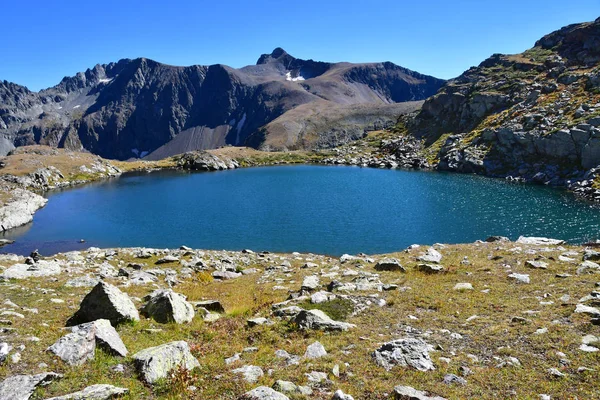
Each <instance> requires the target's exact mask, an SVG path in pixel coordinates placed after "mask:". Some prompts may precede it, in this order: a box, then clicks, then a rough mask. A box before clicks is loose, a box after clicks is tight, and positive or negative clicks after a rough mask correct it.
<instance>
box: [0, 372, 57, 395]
mask: <svg viewBox="0 0 600 400" xmlns="http://www.w3.org/2000/svg"><path fill="white" fill-rule="evenodd" d="M60 378H62V375H60V374H55V373H54V372H44V373H42V374H37V375H14V376H9V377H8V378H6V379H5V380H4V381H2V382H0V399H2V400H29V398H30V397H31V395H32V394H33V392H34V390H35V388H36V387H38V386H40V385H44V384H48V383H50V382H52V381H53V380H56V379H60Z"/></svg>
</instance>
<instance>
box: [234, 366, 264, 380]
mask: <svg viewBox="0 0 600 400" xmlns="http://www.w3.org/2000/svg"><path fill="white" fill-rule="evenodd" d="M231 372H232V373H234V374H237V375H242V376H243V377H244V380H245V381H246V382H248V383H256V382H258V379H259V378H260V377H261V376H263V375H264V374H265V373H264V372H263V370H262V368H260V367H257V366H255V365H245V366H243V367H241V368H236V369H234V370H233V371H231Z"/></svg>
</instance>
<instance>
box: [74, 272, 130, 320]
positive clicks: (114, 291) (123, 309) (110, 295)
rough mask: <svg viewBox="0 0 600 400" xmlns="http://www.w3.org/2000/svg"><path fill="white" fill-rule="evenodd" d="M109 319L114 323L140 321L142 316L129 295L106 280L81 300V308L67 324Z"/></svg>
mask: <svg viewBox="0 0 600 400" xmlns="http://www.w3.org/2000/svg"><path fill="white" fill-rule="evenodd" d="M97 319H107V320H109V321H110V322H111V323H112V324H113V325H118V324H119V323H121V322H125V321H139V320H140V316H139V313H138V311H137V309H136V308H135V305H134V304H133V302H132V301H131V299H130V298H129V296H128V295H127V294H125V293H123V292H121V291H120V290H119V288H117V287H116V286H113V285H111V284H109V283H106V282H100V283H98V284H97V285H96V286H95V287H94V288H93V289H92V291H91V292H89V293H88V294H87V295H86V296H85V297H84V299H83V301H82V302H81V305H80V307H79V310H78V311H77V312H76V313H75V314H74V315H73V316H72V317H71V318H70V319H69V320H68V321H67V326H72V325H76V324H80V323H84V322H90V321H95V320H97Z"/></svg>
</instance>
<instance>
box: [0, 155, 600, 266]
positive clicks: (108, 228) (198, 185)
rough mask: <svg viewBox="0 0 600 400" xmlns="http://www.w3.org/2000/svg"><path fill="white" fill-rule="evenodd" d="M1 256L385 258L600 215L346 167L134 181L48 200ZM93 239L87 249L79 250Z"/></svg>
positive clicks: (597, 224)
mask: <svg viewBox="0 0 600 400" xmlns="http://www.w3.org/2000/svg"><path fill="white" fill-rule="evenodd" d="M46 196H47V197H48V198H49V202H48V204H47V205H46V207H45V208H43V209H42V210H40V211H39V212H38V213H37V214H36V215H35V217H34V220H33V223H31V224H29V225H27V226H25V227H22V228H19V229H18V230H13V231H9V232H7V233H6V234H4V235H3V237H5V238H7V239H13V240H16V243H14V244H12V245H8V246H5V247H4V248H2V249H0V251H1V252H14V253H19V254H28V253H29V252H31V251H32V250H35V249H38V250H39V251H40V252H41V253H42V254H52V253H56V252H64V251H69V250H77V249H83V248H87V247H90V246H95V247H133V246H148V247H160V248H164V247H178V246H180V245H183V244H185V245H188V246H192V247H195V248H205V249H227V250H241V249H242V248H251V249H254V250H270V251H279V252H292V251H300V252H314V253H321V254H330V255H340V254H342V253H358V252H365V253H383V252H392V251H399V250H401V249H403V248H405V247H406V246H408V245H410V244H413V243H419V244H432V243H435V242H441V243H461V242H462V243H464V242H473V241H475V240H477V239H485V238H486V237H487V236H491V235H502V236H508V237H510V238H511V239H516V238H517V237H518V236H519V235H526V236H547V237H555V238H559V239H564V240H567V241H570V242H572V243H581V242H584V241H587V240H591V239H595V238H596V237H597V236H598V232H599V230H600V209H599V208H598V207H595V206H591V205H590V204H588V203H584V202H580V201H577V200H576V199H575V198H574V196H573V195H572V194H570V193H567V192H565V191H563V190H559V189H554V188H549V187H542V186H533V185H524V184H518V183H510V182H506V181H504V180H497V179H490V178H484V177H479V176H474V175H460V174H451V173H438V172H422V171H421V172H417V171H400V170H379V169H370V168H359V167H348V166H315V165H293V166H275V167H273V166H271V167H258V168H247V169H239V170H234V171H220V172H209V173H206V172H198V173H189V172H182V171H157V172H152V173H147V172H142V173H139V172H138V173H131V174H126V175H123V176H122V177H120V178H117V179H111V180H106V181H102V182H97V183H93V184H89V185H85V186H81V187H77V188H76V189H67V190H60V191H52V192H48V193H46ZM80 239H85V240H86V242H85V243H79V240H80Z"/></svg>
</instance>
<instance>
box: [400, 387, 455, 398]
mask: <svg viewBox="0 0 600 400" xmlns="http://www.w3.org/2000/svg"><path fill="white" fill-rule="evenodd" d="M390 399H394V400H446V399H445V398H443V397H439V396H432V395H429V393H427V392H423V391H421V390H417V389H415V388H412V387H410V386H396V387H394V391H393V392H392V395H391V397H390Z"/></svg>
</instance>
